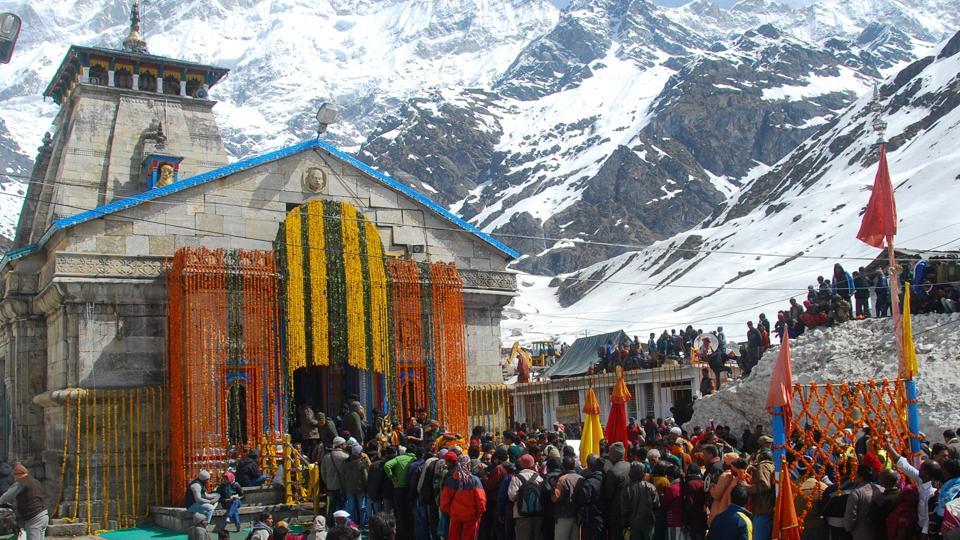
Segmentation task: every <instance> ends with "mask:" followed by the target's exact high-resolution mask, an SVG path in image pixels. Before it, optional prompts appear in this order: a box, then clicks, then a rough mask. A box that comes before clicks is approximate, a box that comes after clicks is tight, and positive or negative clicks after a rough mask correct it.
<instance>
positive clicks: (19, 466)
mask: <svg viewBox="0 0 960 540" xmlns="http://www.w3.org/2000/svg"><path fill="white" fill-rule="evenodd" d="M28 474H30V472H29V471H27V468H26V467H24V466H23V463H20V462H19V461H18V462H17V463H15V464H14V465H13V479H14V480H19V479H21V478H26V476H27V475H28Z"/></svg>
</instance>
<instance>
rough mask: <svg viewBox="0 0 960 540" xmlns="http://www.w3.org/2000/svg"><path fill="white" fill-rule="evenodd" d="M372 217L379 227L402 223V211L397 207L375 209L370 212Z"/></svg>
mask: <svg viewBox="0 0 960 540" xmlns="http://www.w3.org/2000/svg"><path fill="white" fill-rule="evenodd" d="M372 218H373V220H374V221H376V222H377V225H379V226H380V227H388V226H393V225H400V224H402V223H403V211H401V210H399V209H393V210H387V209H376V210H374V211H373V213H372Z"/></svg>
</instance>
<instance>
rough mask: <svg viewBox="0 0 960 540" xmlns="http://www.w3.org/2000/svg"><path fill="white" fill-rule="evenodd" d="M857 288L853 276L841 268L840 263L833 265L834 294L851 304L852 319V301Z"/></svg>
mask: <svg viewBox="0 0 960 540" xmlns="http://www.w3.org/2000/svg"><path fill="white" fill-rule="evenodd" d="M854 290H856V287H855V286H854V284H853V276H851V275H850V272H847V271H846V270H844V269H843V267H842V266H840V263H837V264H835V265H833V294H834V296H837V295H839V296H840V298H843V299H844V300H846V301H847V302H848V303H849V304H850V317H851V318H852V317H853V300H851V299H850V296H851V294H852V293H853V291H854Z"/></svg>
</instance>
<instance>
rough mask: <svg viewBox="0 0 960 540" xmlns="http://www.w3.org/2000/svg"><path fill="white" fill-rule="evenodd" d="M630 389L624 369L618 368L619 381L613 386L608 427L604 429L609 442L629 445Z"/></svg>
mask: <svg viewBox="0 0 960 540" xmlns="http://www.w3.org/2000/svg"><path fill="white" fill-rule="evenodd" d="M631 397H632V396H631V395H630V390H628V389H627V383H626V382H625V381H624V380H623V369H621V368H619V367H618V368H617V383H616V384H615V385H614V386H613V392H612V394H611V396H610V415H609V416H608V417H607V428H606V429H605V430H603V432H604V436H605V437H606V439H607V442H608V443H610V444H613V443H615V442H621V443H623V445H624V446H629V442H630V438H629V436H628V435H627V402H628V401H630V398H631Z"/></svg>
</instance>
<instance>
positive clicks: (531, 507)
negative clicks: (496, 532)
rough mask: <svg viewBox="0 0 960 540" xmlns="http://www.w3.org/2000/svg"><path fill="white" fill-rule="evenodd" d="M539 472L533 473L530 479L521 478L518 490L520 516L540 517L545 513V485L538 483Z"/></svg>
mask: <svg viewBox="0 0 960 540" xmlns="http://www.w3.org/2000/svg"><path fill="white" fill-rule="evenodd" d="M539 477H540V475H539V474H537V473H533V474H532V475H531V476H530V478H529V479H527V480H523V479H522V478H521V480H520V489H519V490H518V491H517V514H519V515H520V517H539V516H541V515H543V485H542V482H541V483H537V479H538V478H539Z"/></svg>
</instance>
